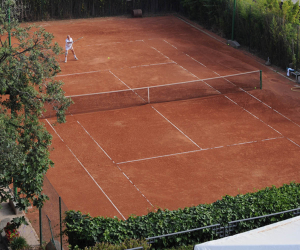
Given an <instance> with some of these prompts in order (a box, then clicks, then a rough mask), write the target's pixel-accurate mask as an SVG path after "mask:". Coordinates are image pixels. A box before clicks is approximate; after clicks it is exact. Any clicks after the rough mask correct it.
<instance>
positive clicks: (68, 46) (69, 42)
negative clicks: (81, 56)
mask: <svg viewBox="0 0 300 250" xmlns="http://www.w3.org/2000/svg"><path fill="white" fill-rule="evenodd" d="M73 43H74V42H73V39H72V37H70V35H67V39H66V52H65V63H66V62H67V56H68V51H69V50H71V51H72V53H73V55H74V58H75V60H78V58H77V57H76V55H75V51H74V48H73Z"/></svg>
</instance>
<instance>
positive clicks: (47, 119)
mask: <svg viewBox="0 0 300 250" xmlns="http://www.w3.org/2000/svg"><path fill="white" fill-rule="evenodd" d="M46 122H47V123H48V124H49V125H50V127H51V128H52V129H53V131H54V132H55V134H56V135H57V136H58V137H59V139H60V140H61V141H62V142H64V140H63V139H62V138H61V137H60V135H59V134H58V133H57V131H56V130H55V129H54V128H53V126H52V125H51V123H50V122H49V121H48V119H46Z"/></svg>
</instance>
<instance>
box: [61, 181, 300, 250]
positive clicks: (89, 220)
mask: <svg viewBox="0 0 300 250" xmlns="http://www.w3.org/2000/svg"><path fill="white" fill-rule="evenodd" d="M299 206H300V184H295V183H291V184H289V185H286V184H285V185H283V186H282V187H280V188H276V187H271V188H269V187H268V188H266V189H264V190H260V191H258V192H256V193H247V194H245V195H242V194H240V195H237V196H236V197H232V196H229V195H226V196H225V197H223V198H222V199H221V200H218V201H216V202H214V203H212V204H202V205H198V206H195V207H186V208H184V209H178V210H175V211H169V210H167V209H166V210H161V209H159V210H158V211H157V212H150V213H149V214H147V215H145V216H130V217H129V218H128V219H127V220H125V221H123V220H119V219H118V218H116V217H115V218H104V217H95V218H93V217H91V216H90V215H84V214H82V213H81V212H80V211H77V212H76V211H73V210H71V211H68V212H66V218H65V221H64V222H65V224H66V228H67V229H66V231H65V233H66V234H67V236H68V238H69V243H70V244H71V245H72V246H73V247H75V246H76V245H77V246H79V247H80V248H84V247H85V246H94V245H95V244H96V242H109V243H111V244H118V243H120V242H123V241H124V240H126V239H142V238H148V237H151V236H158V235H163V234H168V233H174V232H179V231H185V230H189V229H193V228H199V227H203V226H209V225H214V224H221V225H223V226H226V225H227V224H228V222H230V221H235V220H240V219H245V218H251V217H256V216H261V215H267V214H271V213H275V212H281V211H285V210H289V209H294V208H298V207H299ZM290 216H291V215H289V214H288V215H278V216H273V217H272V218H262V219H258V220H255V221H248V222H243V223H240V225H239V227H238V228H236V231H235V233H238V232H243V231H247V230H250V229H253V228H256V227H260V226H264V225H267V224H270V223H273V222H276V221H280V220H283V219H286V218H288V217H290ZM214 236H215V233H213V231H212V230H211V229H205V230H202V231H196V232H194V233H188V234H180V235H177V236H172V237H167V238H163V239H161V240H157V241H156V243H155V247H156V248H160V249H161V248H165V247H173V246H187V245H191V244H195V243H199V242H205V241H208V240H211V239H212V238H213V237H214Z"/></svg>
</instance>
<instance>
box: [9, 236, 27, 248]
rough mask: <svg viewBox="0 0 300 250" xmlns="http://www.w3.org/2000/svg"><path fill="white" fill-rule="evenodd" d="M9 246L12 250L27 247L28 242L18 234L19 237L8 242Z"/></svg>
mask: <svg viewBox="0 0 300 250" xmlns="http://www.w3.org/2000/svg"><path fill="white" fill-rule="evenodd" d="M10 247H11V249H12V250H21V249H24V248H26V247H28V244H27V241H26V239H25V238H23V237H22V236H19V237H16V238H14V239H13V240H12V241H11V242H10Z"/></svg>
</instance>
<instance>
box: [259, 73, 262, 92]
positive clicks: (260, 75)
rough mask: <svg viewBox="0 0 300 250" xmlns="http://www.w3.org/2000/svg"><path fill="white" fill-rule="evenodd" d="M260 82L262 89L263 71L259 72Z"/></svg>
mask: <svg viewBox="0 0 300 250" xmlns="http://www.w3.org/2000/svg"><path fill="white" fill-rule="evenodd" d="M259 82H260V84H259V86H260V89H262V70H260V71H259Z"/></svg>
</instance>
